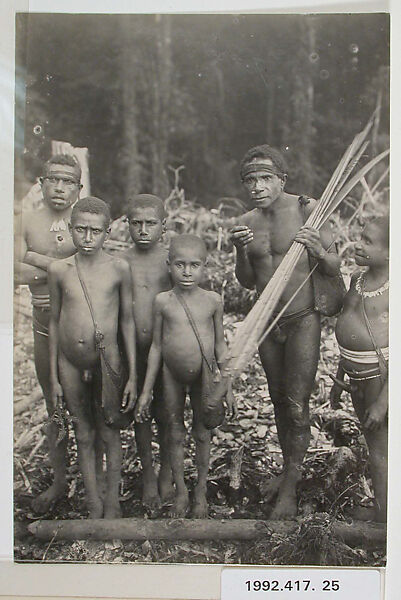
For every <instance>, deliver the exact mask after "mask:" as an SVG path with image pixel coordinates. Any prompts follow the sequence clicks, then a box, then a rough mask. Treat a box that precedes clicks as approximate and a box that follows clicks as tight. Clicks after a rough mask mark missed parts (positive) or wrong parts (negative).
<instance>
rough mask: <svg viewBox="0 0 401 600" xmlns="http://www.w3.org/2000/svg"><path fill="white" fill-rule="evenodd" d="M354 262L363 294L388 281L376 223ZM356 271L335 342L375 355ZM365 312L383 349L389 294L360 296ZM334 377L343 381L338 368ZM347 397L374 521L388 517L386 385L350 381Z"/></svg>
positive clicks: (384, 244)
mask: <svg viewBox="0 0 401 600" xmlns="http://www.w3.org/2000/svg"><path fill="white" fill-rule="evenodd" d="M355 261H356V263H357V265H359V266H361V267H368V270H367V271H366V272H365V273H364V281H365V286H364V289H365V290H366V291H370V290H376V289H378V288H380V287H381V286H382V285H383V284H384V283H385V282H386V281H387V280H388V264H389V263H388V239H387V237H386V233H385V232H383V231H381V229H380V227H379V226H378V225H376V224H374V222H373V223H371V224H368V225H367V226H366V227H365V229H364V231H363V232H362V236H361V240H360V242H358V243H357V244H356V245H355ZM359 274H360V271H359V272H358V273H356V274H354V275H353V277H352V279H351V286H350V289H349V291H348V293H347V295H346V296H345V298H344V307H343V310H342V313H341V315H340V316H339V317H338V320H337V326H336V337H337V341H338V343H339V344H340V345H341V346H343V347H344V348H347V349H349V350H357V351H366V350H374V346H373V343H372V340H371V338H370V335H369V332H368V329H367V327H366V323H365V319H364V316H363V312H362V301H361V296H360V295H359V294H358V292H357V290H356V288H355V284H356V281H357V279H358V277H359ZM365 309H366V314H367V316H368V319H369V321H370V323H371V327H372V331H373V335H374V337H375V339H376V342H377V344H378V346H379V347H381V348H383V347H386V346H388V318H389V298H388V290H387V291H385V292H384V293H383V294H381V295H378V296H375V297H370V298H369V297H365ZM343 364H344V366H345V368H347V367H348V368H352V369H355V370H357V371H362V370H364V369H365V368H366V365H364V364H362V363H357V362H354V361H352V362H349V361H344V363H343ZM337 378H338V379H340V380H342V379H343V378H344V371H343V370H342V368H341V366H340V367H339V370H338V372H337ZM350 386H351V398H352V402H353V405H354V408H355V412H356V414H357V416H358V419H359V420H360V422H361V425H362V430H363V433H364V435H365V438H366V442H367V444H368V448H369V462H370V471H371V476H372V482H373V489H374V493H375V504H376V506H375V510H374V514H373V515H372V516H373V517H374V519H375V520H377V521H382V522H385V521H386V518H387V438H388V425H387V412H388V381H387V379H385V380H384V381H383V379H382V378H376V379H370V380H369V379H368V380H365V381H356V380H350ZM342 391H343V389H342V387H341V386H340V385H338V384H334V386H333V387H332V390H331V401H332V404H334V405H338V402H339V400H340V396H341V393H342Z"/></svg>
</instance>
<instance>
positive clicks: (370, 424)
mask: <svg viewBox="0 0 401 600" xmlns="http://www.w3.org/2000/svg"><path fill="white" fill-rule="evenodd" d="M387 411H388V380H387V379H386V381H385V382H384V384H383V387H382V389H381V390H380V394H379V396H378V398H377V400H376V402H373V403H372V404H371V405H370V406H369V407H368V408H367V409H366V411H365V419H364V421H363V423H362V425H363V426H364V428H365V429H367V430H368V431H376V430H377V429H379V428H380V427H381V426H382V424H383V423H384V421H385V419H386V416H387Z"/></svg>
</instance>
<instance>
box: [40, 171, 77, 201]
mask: <svg viewBox="0 0 401 600" xmlns="http://www.w3.org/2000/svg"><path fill="white" fill-rule="evenodd" d="M41 184H42V193H43V198H44V201H45V203H46V204H47V205H48V206H49V207H50V208H52V209H53V210H55V211H60V212H62V211H63V210H66V209H67V208H69V207H70V206H71V205H72V204H74V202H75V201H76V200H77V199H78V196H79V192H80V190H81V185H80V182H79V175H78V172H77V169H76V168H75V167H71V166H70V165H56V164H50V165H49V167H48V172H47V173H46V175H45V176H44V177H42V178H41Z"/></svg>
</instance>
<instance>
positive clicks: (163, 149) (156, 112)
mask: <svg viewBox="0 0 401 600" xmlns="http://www.w3.org/2000/svg"><path fill="white" fill-rule="evenodd" d="M155 19H156V30H157V38H156V69H155V78H154V82H153V124H154V132H153V139H152V143H151V147H152V190H153V193H154V194H156V195H158V196H161V197H162V198H166V197H167V196H168V192H169V183H168V178H167V172H166V169H167V160H168V141H169V117H170V101H171V75H172V58H171V19H170V16H169V15H155Z"/></svg>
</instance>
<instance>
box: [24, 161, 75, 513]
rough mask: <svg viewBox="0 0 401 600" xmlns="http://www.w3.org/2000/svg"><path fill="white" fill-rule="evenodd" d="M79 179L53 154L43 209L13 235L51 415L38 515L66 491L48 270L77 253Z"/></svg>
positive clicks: (26, 214)
mask: <svg viewBox="0 0 401 600" xmlns="http://www.w3.org/2000/svg"><path fill="white" fill-rule="evenodd" d="M80 180H81V167H80V166H79V163H78V162H77V160H76V159H75V158H74V157H72V156H69V155H67V154H56V155H54V156H52V157H51V158H50V160H48V161H47V162H46V163H45V164H44V168H43V177H41V178H40V183H41V186H42V194H43V207H41V208H40V209H38V210H32V211H27V212H24V213H23V214H22V219H21V224H20V226H19V227H17V231H16V236H15V268H14V277H15V283H16V285H29V289H30V291H31V294H32V307H33V310H32V319H33V340H34V360H35V369H36V374H37V377H38V380H39V384H40V386H41V388H42V391H43V396H44V398H45V401H46V409H47V412H48V415H49V417H50V422H49V425H48V426H47V427H46V437H47V443H48V447H49V458H50V463H51V466H52V468H53V471H54V481H53V483H52V485H51V486H50V487H49V488H48V489H47V490H45V491H44V492H42V493H41V494H40V495H39V496H37V497H36V498H35V499H34V500H33V502H32V508H33V510H34V511H35V512H37V513H40V514H43V513H46V512H47V511H48V510H49V509H50V508H51V507H52V506H53V505H54V504H55V503H56V502H57V501H58V500H60V498H62V497H63V496H64V495H65V494H66V491H67V489H68V485H67V479H66V470H67V441H68V440H67V437H64V439H63V440H61V441H60V442H59V443H56V440H57V433H58V432H57V425H56V423H55V422H53V421H52V416H53V410H54V408H53V405H52V402H51V399H50V368H49V338H48V335H49V320H50V302H49V286H48V280H47V269H48V266H49V265H50V264H51V263H52V262H54V261H55V260H57V259H61V258H66V257H67V256H71V255H72V254H74V253H75V252H76V249H75V246H74V244H73V243H72V239H71V236H70V234H69V233H68V222H69V220H70V217H71V210H72V205H73V204H74V202H76V200H77V199H78V197H79V192H80V190H81V188H82V185H81V183H80Z"/></svg>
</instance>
